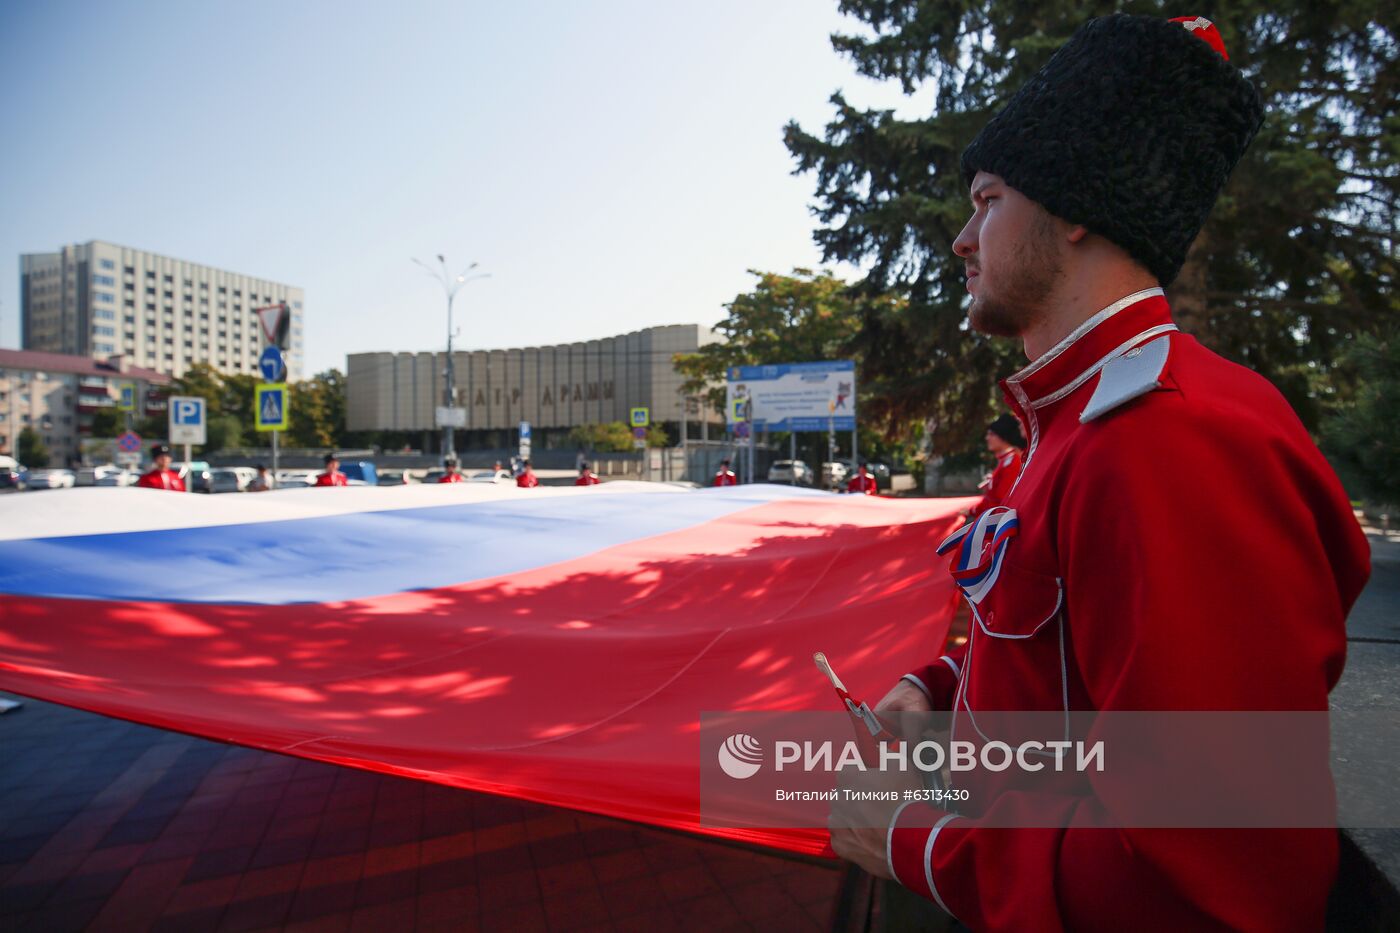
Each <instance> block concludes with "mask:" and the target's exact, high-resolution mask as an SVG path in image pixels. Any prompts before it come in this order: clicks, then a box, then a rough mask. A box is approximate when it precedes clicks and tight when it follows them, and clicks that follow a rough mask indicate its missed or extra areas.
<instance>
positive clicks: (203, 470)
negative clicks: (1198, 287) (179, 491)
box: [171, 460, 213, 493]
mask: <svg viewBox="0 0 1400 933" xmlns="http://www.w3.org/2000/svg"><path fill="white" fill-rule="evenodd" d="M171 466H172V467H173V468H175V469H176V470H178V471H179V473H180V479H182V480H184V481H185V491H186V492H206V493H207V492H209V491H210V490H211V489H212V484H213V477H212V476H211V475H210V469H209V463H208V462H207V461H204V460H191V461H189V462H188V463H173V464H171Z"/></svg>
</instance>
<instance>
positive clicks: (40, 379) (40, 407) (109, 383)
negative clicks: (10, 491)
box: [0, 350, 170, 467]
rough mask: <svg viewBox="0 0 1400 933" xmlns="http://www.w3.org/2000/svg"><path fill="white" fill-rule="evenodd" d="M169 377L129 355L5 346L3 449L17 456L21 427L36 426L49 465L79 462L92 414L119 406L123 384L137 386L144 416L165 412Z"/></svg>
mask: <svg viewBox="0 0 1400 933" xmlns="http://www.w3.org/2000/svg"><path fill="white" fill-rule="evenodd" d="M169 382H170V377H169V376H166V375H164V374H162V373H158V372H154V371H152V370H149V369H144V368H141V367H136V366H132V365H130V363H129V362H128V360H127V359H126V358H125V357H115V358H113V359H111V360H94V359H92V358H91V357H86V356H72V355H68V354H61V353H40V352H35V351H31V350H0V454H4V455H7V456H11V457H15V456H17V455H18V454H17V451H18V448H19V434H20V432H21V431H23V430H24V429H25V428H33V429H34V433H35V434H37V435H38V436H39V439H40V440H42V441H43V442H44V446H45V447H47V448H48V449H49V464H50V465H53V466H64V465H67V464H70V463H74V462H76V461H77V460H78V458H79V457H80V456H81V454H82V439H83V438H84V437H87V436H88V435H89V434H91V429H92V419H93V416H94V415H96V414H97V412H99V411H101V410H103V409H104V408H116V407H117V404H118V399H119V398H120V397H121V387H122V386H123V385H131V386H132V387H133V390H134V401H135V410H134V411H133V412H132V414H133V415H134V416H136V417H138V418H139V417H144V416H152V415H159V414H160V413H161V412H163V411H165V404H166V403H165V392H164V389H165V386H166V385H167V384H168V383H169ZM25 465H26V466H31V467H37V466H43V465H44V464H38V463H28V464H25Z"/></svg>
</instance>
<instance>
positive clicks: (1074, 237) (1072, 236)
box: [1065, 224, 1089, 244]
mask: <svg viewBox="0 0 1400 933" xmlns="http://www.w3.org/2000/svg"><path fill="white" fill-rule="evenodd" d="M1088 235H1089V228H1088V227H1086V226H1084V225H1083V224H1075V225H1073V226H1072V227H1070V228H1069V232H1068V233H1066V234H1065V237H1066V238H1067V239H1068V240H1069V241H1070V242H1071V243H1076V244H1077V243H1079V242H1081V241H1082V240H1083V239H1084V238H1085V237H1086V236H1088Z"/></svg>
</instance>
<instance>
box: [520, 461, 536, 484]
mask: <svg viewBox="0 0 1400 933" xmlns="http://www.w3.org/2000/svg"><path fill="white" fill-rule="evenodd" d="M539 484H540V481H539V479H538V478H537V477H536V476H535V471H534V470H532V469H530V461H529V460H522V461H521V462H520V475H519V476H517V477H516V478H515V485H517V486H519V487H520V488H521V489H533V488H535V487H536V486H538V485H539Z"/></svg>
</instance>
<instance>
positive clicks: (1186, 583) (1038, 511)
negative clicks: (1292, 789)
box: [889, 289, 1370, 931]
mask: <svg viewBox="0 0 1400 933" xmlns="http://www.w3.org/2000/svg"><path fill="white" fill-rule="evenodd" d="M1129 297H1130V298H1136V299H1138V300H1136V301H1133V302H1131V303H1130V304H1128V305H1127V306H1126V307H1124V308H1123V309H1122V310H1120V311H1118V312H1117V313H1111V314H1109V316H1107V317H1106V318H1104V319H1102V320H1100V321H1099V322H1098V323H1097V324H1095V325H1094V326H1092V327H1089V328H1088V330H1086V331H1083V332H1082V333H1081V332H1076V333H1075V334H1073V335H1071V337H1072V339H1071V340H1070V341H1069V342H1068V344H1067V345H1066V346H1065V347H1064V348H1063V349H1060V350H1058V351H1057V352H1056V354H1055V356H1053V357H1051V358H1048V359H1047V358H1042V359H1041V360H1038V361H1036V363H1035V364H1033V366H1034V367H1035V368H1030V367H1028V370H1023V371H1022V372H1020V373H1017V374H1016V375H1014V376H1012V377H1010V378H1009V379H1007V380H1005V381H1004V382H1003V383H1002V386H1003V388H1004V389H1005V391H1006V396H1007V404H1009V405H1010V406H1011V407H1012V409H1013V410H1014V411H1015V412H1016V413H1017V414H1018V415H1020V416H1021V418H1022V420H1023V423H1024V424H1025V425H1026V426H1027V427H1028V429H1029V434H1028V438H1029V440H1030V447H1029V451H1028V454H1027V457H1026V462H1025V466H1024V468H1023V469H1022V471H1021V476H1020V479H1019V480H1018V481H1017V482H1016V484H1015V487H1014V488H1013V489H1012V490H1011V492H1010V493H1009V495H1008V496H1007V497H1006V499H1005V500H1003V505H1005V506H1006V507H1008V508H1011V509H1014V510H1015V513H1016V519H1017V521H1018V522H1019V534H1018V536H1017V537H1015V538H1012V539H1011V540H1010V542H1009V544H1008V545H1007V548H1006V551H1005V552H1004V557H1005V559H1004V561H1002V563H1001V564H1000V572H999V575H998V576H997V577H996V582H995V584H994V585H993V586H992V587H991V589H990V590H987V591H986V592H985V593H982V594H979V595H980V598H981V601H980V603H978V604H977V605H976V610H977V611H976V616H975V619H974V624H973V625H972V631H971V638H970V640H969V641H968V642H967V643H966V644H964V645H962V646H960V647H958V648H956V649H954V650H953V651H950V652H949V653H948V654H947V655H946V656H944V657H942V658H939V659H938V660H937V661H935V662H934V663H933V664H931V665H928V666H926V667H924V668H921V669H919V670H917V671H915V672H914V673H912V674H910V675H907V676H906V679H907V680H909V681H911V682H912V683H914V684H915V686H918V687H919V688H920V689H922V690H923V691H924V692H925V693H926V694H927V695H928V697H929V699H930V701H931V703H932V706H933V708H934V709H935V710H950V709H955V710H957V711H958V712H957V715H956V726H957V727H958V736H959V737H960V738H961V737H962V736H963V734H964V733H965V732H966V733H973V731H974V729H973V726H972V725H971V724H970V718H969V717H971V716H972V715H975V713H974V712H969V711H990V710H1008V711H1014V710H1037V711H1056V712H1057V711H1061V710H1079V711H1096V710H1142V711H1165V710H1200V711H1207V710H1280V711H1290V710H1315V711H1325V710H1327V708H1328V703H1327V694H1328V692H1329V691H1330V690H1331V689H1332V687H1333V686H1334V685H1335V684H1336V683H1337V680H1338V678H1340V676H1341V673H1342V666H1343V662H1344V660H1345V658H1346V628H1345V619H1346V615H1347V612H1348V611H1349V610H1350V609H1351V606H1352V603H1353V602H1354V601H1355V600H1356V597H1357V595H1358V594H1359V593H1360V592H1361V589H1362V587H1363V586H1364V585H1365V583H1366V579H1367V577H1368V576H1369V574H1370V551H1369V548H1368V545H1367V541H1366V537H1365V535H1363V534H1362V532H1361V529H1360V528H1359V527H1358V525H1357V522H1356V518H1355V517H1354V516H1353V514H1352V511H1351V505H1350V503H1349V502H1348V501H1347V496H1346V493H1345V492H1344V491H1343V489H1342V485H1341V483H1340V482H1338V480H1337V477H1336V474H1335V473H1333V471H1332V468H1331V467H1330V466H1329V465H1328V464H1327V461H1325V460H1324V459H1323V457H1322V454H1321V453H1319V452H1318V449H1317V447H1316V446H1315V445H1314V444H1313V442H1312V439H1311V438H1310V437H1309V436H1308V433H1307V431H1306V430H1305V429H1304V428H1303V426H1302V424H1301V423H1300V422H1299V421H1298V418H1297V416H1296V415H1295V414H1294V413H1293V410H1292V409H1291V408H1290V407H1289V406H1288V403H1287V402H1286V401H1284V399H1283V396H1282V395H1280V394H1279V392H1278V390H1277V389H1275V388H1274V387H1273V386H1272V385H1270V384H1269V383H1268V382H1267V381H1265V380H1264V379H1262V378H1260V377H1259V376H1258V375H1257V374H1255V373H1253V372H1251V371H1249V370H1247V369H1245V368H1243V367H1241V366H1237V365H1235V364H1233V363H1229V362H1226V361H1225V360H1223V359H1221V358H1220V357H1219V356H1217V355H1216V354H1214V353H1212V352H1211V351H1209V350H1207V349H1205V348H1204V347H1202V346H1201V345H1200V344H1199V343H1197V342H1196V340H1195V338H1193V337H1190V336H1187V335H1186V334H1182V333H1179V332H1177V329H1176V327H1175V326H1174V325H1173V324H1172V319H1171V313H1170V309H1169V308H1168V306H1167V302H1166V299H1165V298H1164V297H1163V295H1162V291H1161V290H1160V289H1151V290H1149V291H1147V292H1145V293H1138V294H1137V295H1133V296H1129ZM1111 308H1112V306H1110V309H1111ZM1110 309H1105V310H1110ZM1091 320H1092V319H1091ZM1155 341H1166V346H1165V356H1164V357H1163V360H1164V362H1162V363H1161V369H1160V372H1156V371H1155V367H1156V365H1157V364H1156V362H1155V361H1154V356H1153V354H1151V353H1149V352H1148V351H1147V350H1144V351H1143V352H1142V353H1139V354H1134V355H1133V356H1131V357H1130V356H1128V354H1131V353H1133V350H1134V349H1137V348H1142V347H1144V346H1148V347H1149V349H1151V350H1152V351H1153V353H1155V352H1161V351H1162V350H1163V345H1162V344H1160V343H1155ZM1114 354H1118V355H1119V357H1118V358H1115V359H1114V363H1116V362H1119V360H1120V359H1121V360H1122V362H1124V363H1127V364H1129V365H1128V367H1127V369H1128V371H1131V370H1132V366H1131V364H1132V362H1133V360H1134V359H1135V358H1136V357H1138V356H1143V357H1146V358H1147V359H1148V360H1149V362H1151V366H1152V367H1154V369H1153V370H1149V371H1147V372H1146V373H1145V375H1144V373H1143V372H1137V373H1136V374H1135V375H1134V376H1132V377H1130V381H1131V380H1132V379H1136V380H1137V381H1136V383H1135V387H1136V388H1140V389H1142V390H1143V391H1144V393H1145V394H1139V395H1136V396H1135V397H1134V396H1133V395H1132V394H1131V393H1129V392H1125V391H1124V390H1123V388H1122V385H1121V383H1120V384H1119V386H1118V388H1116V389H1115V388H1114V387H1113V386H1112V384H1111V381H1110V385H1109V387H1108V388H1107V389H1106V390H1105V392H1104V393H1103V394H1102V397H1101V398H1099V399H1095V398H1094V396H1095V393H1096V391H1097V390H1098V387H1099V377H1098V374H1097V371H1096V367H1097V366H1098V365H1099V364H1100V361H1102V360H1104V359H1105V358H1109V357H1112V356H1114ZM1109 365H1113V363H1110V364H1109ZM1124 371H1125V370H1124V369H1123V368H1119V369H1118V370H1117V372H1118V373H1119V374H1122V373H1123V372H1124ZM1080 380H1082V383H1081V382H1080ZM1154 385H1155V386H1156V387H1155V388H1153V386H1154ZM1132 387H1133V386H1130V388H1132ZM1061 393H1063V394H1061ZM1091 399H1093V400H1094V401H1096V402H1102V404H1100V405H1096V406H1091V405H1090V402H1091ZM1081 414H1083V415H1085V417H1087V418H1088V420H1086V421H1084V422H1081V421H1080V417H1081ZM1240 451H1249V452H1250V455H1249V456H1248V457H1244V456H1241V455H1240ZM986 557H987V556H986V555H985V554H984V555H983V559H986ZM1086 739H1087V740H1088V741H1090V742H1092V741H1093V732H1092V730H1091V731H1090V733H1089V734H1088V735H1087V736H1086ZM1110 754H1112V753H1111V752H1110ZM1299 767H1300V768H1307V769H1309V773H1310V774H1312V775H1314V778H1313V779H1315V780H1328V777H1327V775H1326V774H1325V772H1324V771H1323V770H1322V769H1325V768H1326V767H1327V762H1326V761H1325V760H1324V761H1320V762H1316V761H1312V760H1311V759H1305V760H1304V759H1300V761H1299ZM1016 774H1017V769H1014V768H1013V769H1010V770H1008V771H1005V772H1000V773H997V774H988V775H987V776H986V778H985V779H983V780H981V781H980V783H981V784H982V785H985V786H979V787H978V789H976V790H973V791H972V801H973V805H972V806H971V807H965V808H964V812H965V813H966V814H967V815H963V816H954V815H952V814H950V813H947V812H946V811H944V810H941V809H939V808H937V807H934V806H931V805H927V804H924V803H922V802H916V803H913V804H910V805H908V806H906V807H904V808H903V809H901V810H900V811H899V812H898V814H896V817H895V822H894V825H893V827H892V829H891V832H890V837H889V839H890V842H889V846H890V848H889V853H890V856H889V857H890V866H891V870H892V871H893V872H894V874H895V875H896V877H897V878H898V879H899V881H900V882H901V883H902V884H903V885H904V886H905V887H908V888H910V889H911V890H913V891H915V892H917V893H919V894H921V895H922V896H924V897H927V898H930V899H933V900H936V901H938V902H940V903H942V904H944V905H946V908H947V910H948V911H949V912H950V913H952V914H953V916H955V917H957V918H958V920H960V921H961V922H962V923H964V924H966V925H967V926H968V927H971V928H972V929H974V930H1054V931H1060V930H1090V929H1092V930H1126V929H1133V930H1146V929H1151V930H1187V929H1191V930H1199V929H1205V928H1210V929H1260V930H1263V929H1268V930H1282V929H1289V930H1304V929H1321V928H1322V927H1323V926H1324V925H1325V924H1324V916H1325V912H1326V904H1327V897H1328V892H1329V889H1330V888H1331V886H1332V880H1333V878H1334V877H1335V875H1336V872H1337V864H1338V841H1337V831H1336V830H1335V829H1331V828H1322V829H1292V828H1274V829H1186V828H1175V829H1173V828H1156V829H1137V828H1131V827H1129V828H1120V829H1102V828H1093V827H1094V824H1096V823H1097V824H1099V825H1100V826H1102V825H1104V824H1105V823H1108V822H1109V821H1110V820H1111V814H1110V811H1108V810H1107V809H1106V808H1107V807H1109V806H1111V805H1112V804H1111V801H1112V800H1113V798H1112V796H1111V795H1098V796H1095V797H1090V798H1085V797H1082V796H1081V797H1075V796H1072V795H1067V796H1064V797H1059V796H1056V795H1055V794H1053V793H1048V792H1047V793H1042V794H1038V795H1036V797H1035V800H1034V801H1033V803H1034V806H1036V807H1048V808H1051V809H1052V810H1053V809H1054V808H1057V807H1058V808H1061V810H1063V809H1064V808H1068V807H1075V808H1076V809H1075V810H1074V811H1073V814H1074V815H1073V824H1074V825H1071V826H1070V828H1067V829H1059V828H1057V829H999V828H989V827H985V826H982V825H979V824H980V823H981V822H982V817H984V816H988V817H990V816H993V815H994V814H995V813H1009V812H1013V811H1014V808H1016V807H1023V806H1028V805H1030V804H1031V803H1032V801H1030V800H1028V799H1027V798H1028V795H1027V794H1025V793H1023V792H1018V791H1016V790H1015V787H1016V781H1017V776H1016ZM1319 774H1320V775H1321V776H1320V777H1318V776H1317V775H1319ZM1202 778H1203V785H1202V786H1205V787H1209V786H1211V785H1212V784H1214V785H1216V786H1221V785H1225V786H1228V787H1229V789H1230V791H1231V792H1234V791H1236V790H1240V791H1241V792H1247V789H1248V782H1249V775H1248V774H1238V775H1234V774H1220V773H1218V772H1211V773H1210V774H1209V775H1202ZM1240 782H1244V783H1243V785H1242V786H1241V783H1240ZM1106 801H1110V802H1106ZM1014 812H1020V811H1014ZM1057 812H1059V811H1057ZM1145 905H1150V910H1146V909H1145Z"/></svg>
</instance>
